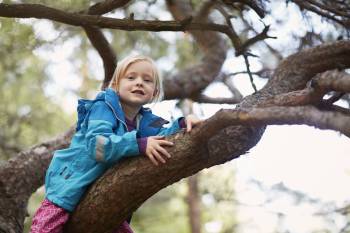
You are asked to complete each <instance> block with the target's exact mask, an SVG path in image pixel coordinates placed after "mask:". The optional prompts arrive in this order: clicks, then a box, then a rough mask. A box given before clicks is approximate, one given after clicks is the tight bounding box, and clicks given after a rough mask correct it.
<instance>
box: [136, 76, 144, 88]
mask: <svg viewBox="0 0 350 233" xmlns="http://www.w3.org/2000/svg"><path fill="white" fill-rule="evenodd" d="M142 82H143V80H142V78H141V77H138V78H137V79H136V85H138V86H141V85H142Z"/></svg>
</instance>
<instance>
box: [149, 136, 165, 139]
mask: <svg viewBox="0 0 350 233" xmlns="http://www.w3.org/2000/svg"><path fill="white" fill-rule="evenodd" d="M151 138H153V139H158V140H159V139H163V138H165V136H151Z"/></svg>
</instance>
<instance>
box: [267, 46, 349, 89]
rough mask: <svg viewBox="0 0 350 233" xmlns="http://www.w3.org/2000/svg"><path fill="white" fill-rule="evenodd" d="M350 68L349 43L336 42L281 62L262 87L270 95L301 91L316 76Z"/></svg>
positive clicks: (300, 53)
mask: <svg viewBox="0 0 350 233" xmlns="http://www.w3.org/2000/svg"><path fill="white" fill-rule="evenodd" d="M348 67H350V41H337V42H334V43H329V44H323V45H320V46H316V47H314V48H311V49H306V50H304V51H301V52H299V53H296V54H294V55H292V56H289V57H288V58H287V59H285V60H284V61H282V63H281V64H280V65H279V66H278V68H277V69H276V71H275V73H274V77H273V78H272V79H270V80H269V82H268V84H267V85H266V86H265V87H264V90H265V91H268V92H270V93H271V94H279V93H286V92H291V91H295V90H300V89H303V88H304V87H305V86H306V83H307V82H308V81H309V80H311V78H313V77H314V76H315V75H316V74H318V73H322V72H325V71H327V70H333V69H345V68H348Z"/></svg>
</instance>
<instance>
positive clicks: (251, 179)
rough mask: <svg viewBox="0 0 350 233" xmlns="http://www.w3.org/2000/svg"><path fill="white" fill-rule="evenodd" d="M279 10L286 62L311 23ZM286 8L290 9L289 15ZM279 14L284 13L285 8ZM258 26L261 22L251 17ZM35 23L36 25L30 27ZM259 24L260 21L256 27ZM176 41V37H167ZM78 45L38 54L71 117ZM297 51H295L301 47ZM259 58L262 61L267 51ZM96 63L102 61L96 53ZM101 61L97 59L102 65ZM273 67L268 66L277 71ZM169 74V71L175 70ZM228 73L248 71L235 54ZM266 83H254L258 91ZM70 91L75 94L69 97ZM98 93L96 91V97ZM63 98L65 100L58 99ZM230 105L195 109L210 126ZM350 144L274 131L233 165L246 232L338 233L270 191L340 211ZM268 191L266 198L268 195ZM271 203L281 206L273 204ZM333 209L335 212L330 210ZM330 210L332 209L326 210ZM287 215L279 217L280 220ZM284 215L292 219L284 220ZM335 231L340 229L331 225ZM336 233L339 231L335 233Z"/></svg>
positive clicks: (218, 90)
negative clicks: (294, 38) (296, 37)
mask: <svg viewBox="0 0 350 233" xmlns="http://www.w3.org/2000/svg"><path fill="white" fill-rule="evenodd" d="M275 2H276V3H273V4H274V5H275V6H274V7H275V8H274V9H275V10H274V11H273V14H274V18H272V17H266V18H265V19H264V22H265V24H271V35H279V37H278V38H277V40H276V41H272V42H271V44H272V45H274V46H275V47H276V48H284V47H285V48H286V49H284V50H283V51H284V55H288V54H291V53H292V52H293V43H292V42H291V41H290V40H291V39H288V38H290V36H289V33H290V32H291V30H292V29H295V28H296V29H297V30H295V31H294V32H295V33H297V34H302V33H305V30H306V26H307V24H305V23H303V22H304V21H302V16H301V15H299V14H297V13H296V11H295V9H294V10H293V7H291V9H290V10H289V11H287V12H286V11H285V8H284V7H283V5H282V4H281V2H285V1H275ZM282 7H283V10H282ZM279 8H280V9H279ZM251 17H252V18H253V19H254V18H255V19H257V17H256V16H254V15H251ZM276 18H277V20H278V19H281V20H282V19H283V20H285V19H287V18H288V20H287V22H286V24H285V26H284V27H280V26H279V25H278V24H277V23H276ZM311 20H312V21H313V22H316V23H318V25H319V27H317V29H316V30H319V32H320V33H323V32H324V31H327V30H332V29H331V28H324V27H325V26H324V25H323V24H322V23H321V22H320V20H319V19H318V18H317V17H316V18H312V19H311ZM26 22H28V23H30V22H32V21H30V20H29V21H28V20H27V21H26ZM35 22H36V25H37V26H36V33H37V36H39V37H43V38H46V39H48V40H50V39H52V38H56V37H58V36H59V34H57V32H55V31H54V30H53V28H52V27H51V25H50V23H49V22H48V21H45V20H40V21H35ZM257 22H258V21H257ZM255 26H256V27H257V29H259V28H260V30H261V28H262V27H263V24H262V23H256V24H255ZM165 35H169V33H165ZM77 44H78V42H77V41H76V40H75V39H74V38H73V39H72V40H69V41H67V42H66V43H65V44H64V45H63V47H62V46H59V47H58V46H57V47H55V48H54V49H53V50H45V49H40V50H37V51H35V52H36V53H37V54H38V55H39V56H41V57H42V58H44V59H47V60H49V61H50V62H52V63H51V65H50V66H49V67H48V70H47V71H48V72H49V73H50V74H51V77H52V82H51V84H49V85H48V86H47V88H46V91H47V94H48V95H49V96H50V97H51V98H52V99H53V100H54V101H56V102H57V103H59V104H61V105H62V106H65V108H66V111H67V112H68V113H72V112H74V111H75V107H76V101H77V98H78V97H77V96H75V95H74V94H73V92H70V91H69V90H77V89H79V88H80V85H81V79H80V78H79V77H78V75H77V74H76V73H75V71H74V67H73V66H72V64H71V61H69V60H68V57H70V56H72V54H73V51H74V48H75V47H76V46H78V45H77ZM295 46H296V45H295ZM258 55H260V56H263V55H264V53H263V52H261V53H259V54H258ZM89 56H90V59H92V60H93V59H95V58H94V57H97V56H98V55H97V54H96V53H94V52H92V53H91V54H90V55H89ZM174 59H176V57H174V56H170V58H169V59H168V60H162V61H161V62H160V63H159V65H160V66H162V65H168V64H169V63H171V62H173V61H174ZM95 60H96V59H95ZM274 62H275V61H274V60H273V59H271V61H269V62H268V64H270V65H273V64H274ZM94 64H96V67H93V70H95V71H99V72H97V73H96V77H97V79H99V80H101V79H102V75H103V72H101V69H102V63H101V61H100V59H98V60H96V61H95V62H94ZM168 67H169V66H168ZM259 68H261V63H260V62H259V59H251V69H252V70H253V71H254V70H258V69H259ZM223 69H224V70H225V71H227V72H237V71H242V70H245V66H244V62H243V60H242V58H236V57H234V52H233V51H229V52H228V59H227V61H226V62H225V64H224V67H223ZM265 82H266V81H264V80H262V81H261V80H255V83H256V85H257V87H258V88H261V87H262V86H263V85H264V84H265ZM234 83H235V84H236V86H237V87H239V89H240V90H241V91H242V94H243V95H249V94H251V93H252V92H253V89H252V87H251V84H250V82H249V79H248V78H247V77H246V76H245V75H238V76H237V77H236V78H235V79H234ZM67 90H68V91H67ZM96 91H97V90H96ZM205 93H206V94H208V95H210V96H212V97H216V96H220V97H229V96H231V94H230V92H229V91H228V89H227V88H226V87H225V86H224V85H222V84H219V83H215V84H213V85H211V86H210V87H209V88H208V89H207V90H206V91H205ZM59 96H60V97H62V96H64V98H58V97H59ZM174 106H175V101H164V102H162V103H159V104H157V105H155V106H154V108H153V110H154V112H155V113H156V114H158V115H160V116H162V117H164V118H166V119H170V118H171V117H177V116H180V114H181V113H180V112H179V111H177V110H174ZM232 107H233V106H229V105H214V104H195V105H194V110H195V113H197V115H198V116H199V117H200V118H202V119H206V118H208V117H210V116H212V115H213V114H214V113H215V112H216V111H218V110H219V109H220V108H232ZM349 155H350V139H349V138H347V137H345V136H343V135H341V134H339V133H337V132H334V131H330V130H318V129H315V128H313V127H309V126H269V127H268V128H267V129H266V132H265V134H264V135H263V137H262V139H261V140H260V142H259V143H258V145H257V146H255V147H254V148H252V149H251V150H250V151H249V153H248V154H246V155H242V156H241V157H240V158H238V159H236V160H234V161H231V162H229V163H227V164H225V165H223V167H226V166H228V167H230V168H232V167H233V168H234V169H235V171H236V174H235V176H236V179H235V180H236V181H235V189H236V193H237V198H238V201H239V202H240V203H242V204H241V205H240V206H239V211H238V217H239V219H241V221H242V222H243V223H244V224H242V226H240V228H239V229H240V231H239V232H241V233H246V232H247V233H248V232H249V233H254V232H264V233H269V232H274V230H275V229H276V228H278V229H280V231H281V232H283V231H284V230H285V229H287V228H288V229H290V232H291V233H294V232H295V233H304V232H305V233H306V232H311V231H312V230H317V229H322V227H328V228H330V229H331V228H332V226H333V225H334V223H332V222H327V221H324V219H323V218H322V217H320V216H319V215H315V213H316V212H319V211H324V209H319V207H320V205H315V204H312V203H311V204H310V203H308V202H306V201H304V202H303V201H301V202H296V201H295V199H294V197H293V196H291V195H288V194H286V193H281V192H278V191H277V192H276V191H271V190H272V187H275V186H276V185H279V184H283V185H285V186H287V187H288V188H289V189H291V190H294V191H295V192H300V193H305V194H307V196H308V197H309V198H310V199H311V200H313V201H315V200H316V202H321V203H323V204H324V206H326V207H327V206H331V207H333V205H332V203H334V204H336V205H337V206H338V207H341V206H342V205H345V204H350V201H349V198H348V197H349V196H350V186H348V185H347V184H349V183H350V166H349V164H350V156H349ZM261 187H263V190H265V191H262V188H261ZM270 199H274V200H275V201H273V202H270V201H269V200H270ZM327 204H329V205H327ZM326 210H329V209H326ZM278 215H279V216H282V217H281V218H277V217H276V216H278ZM283 216H288V217H286V218H284V217H283ZM335 222H336V224H338V225H339V226H341V225H342V224H344V222H343V220H342V219H341V218H335ZM332 224H333V225H332ZM206 229H207V232H209V233H211V232H212V233H216V232H220V224H219V223H218V222H215V221H213V222H210V223H208V224H207V225H206ZM334 232H336V231H334Z"/></svg>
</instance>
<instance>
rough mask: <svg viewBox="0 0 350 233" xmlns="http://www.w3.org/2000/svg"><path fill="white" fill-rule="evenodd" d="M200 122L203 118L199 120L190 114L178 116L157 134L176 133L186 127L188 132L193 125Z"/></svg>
mask: <svg viewBox="0 0 350 233" xmlns="http://www.w3.org/2000/svg"><path fill="white" fill-rule="evenodd" d="M202 122H203V120H200V119H199V118H198V117H196V116H195V115H193V114H190V115H188V116H186V117H180V118H178V119H177V120H176V121H174V122H173V123H172V125H171V126H170V127H169V128H162V129H161V130H160V132H159V133H158V134H157V135H161V136H167V135H171V134H174V133H177V132H178V131H180V130H181V129H183V128H186V132H190V131H191V130H192V128H193V127H196V126H197V125H199V124H200V123H202Z"/></svg>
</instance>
